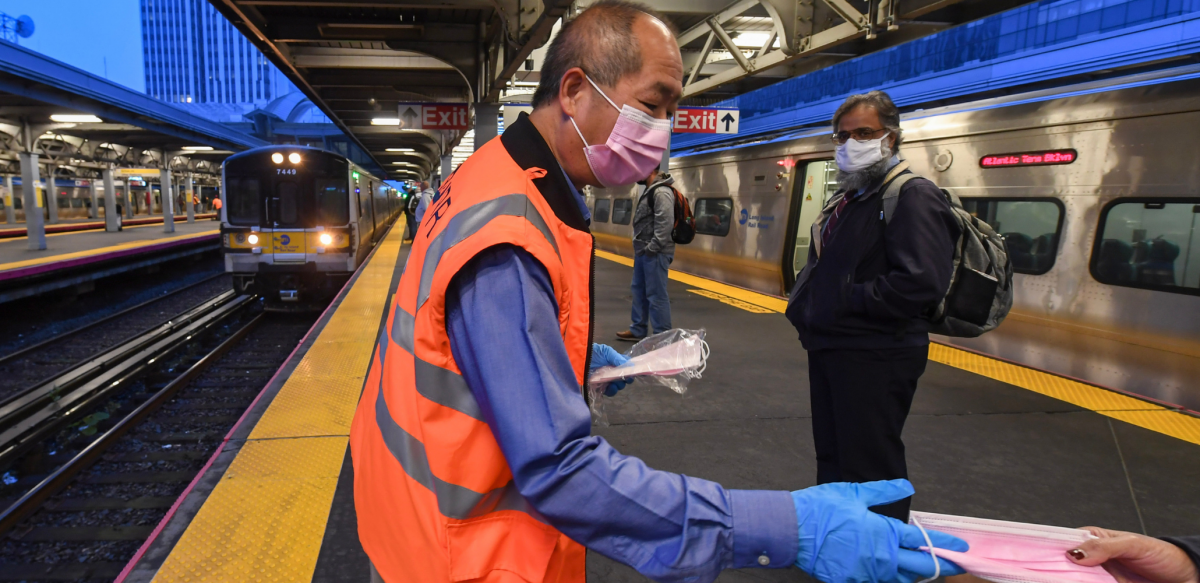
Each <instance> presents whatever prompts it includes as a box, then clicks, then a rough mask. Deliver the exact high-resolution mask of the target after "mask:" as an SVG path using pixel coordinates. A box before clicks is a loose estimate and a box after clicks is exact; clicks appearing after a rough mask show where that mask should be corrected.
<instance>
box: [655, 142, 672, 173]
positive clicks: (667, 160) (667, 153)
mask: <svg viewBox="0 0 1200 583" xmlns="http://www.w3.org/2000/svg"><path fill="white" fill-rule="evenodd" d="M670 168H671V135H670V134H667V149H666V150H663V158H662V164H659V165H658V170H659V172H666V171H667V170H669V169H670Z"/></svg>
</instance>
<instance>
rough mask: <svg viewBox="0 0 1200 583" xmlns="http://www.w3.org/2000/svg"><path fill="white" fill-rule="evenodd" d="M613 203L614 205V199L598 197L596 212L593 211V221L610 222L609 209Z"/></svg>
mask: <svg viewBox="0 0 1200 583" xmlns="http://www.w3.org/2000/svg"><path fill="white" fill-rule="evenodd" d="M611 205H612V199H609V198H597V199H596V212H595V213H592V222H593V223H607V222H608V209H609V208H611Z"/></svg>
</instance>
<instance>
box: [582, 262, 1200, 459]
mask: <svg viewBox="0 0 1200 583" xmlns="http://www.w3.org/2000/svg"><path fill="white" fill-rule="evenodd" d="M596 257H600V258H602V259H607V260H609V261H613V262H615V263H619V264H621V265H625V266H627V267H632V266H633V260H632V259H630V258H628V257H625V256H623V255H617V254H615V253H610V252H608V251H601V250H599V249H597V250H596ZM670 278H671V279H673V280H675V281H678V282H680V283H684V284H687V285H691V286H694V287H697V288H700V289H702V290H707V291H710V292H714V293H718V294H722V295H726V296H729V297H732V298H736V299H739V300H742V301H744V302H747V303H750V304H753V305H756V306H760V307H763V308H768V309H771V310H773V311H775V312H779V313H783V312H784V311H785V310H786V309H787V301H786V300H782V299H779V298H775V297H772V296H769V295H766V294H761V293H758V292H754V291H750V290H747V289H743V288H740V287H735V286H731V285H727V284H723V283H721V282H718V281H713V280H711V279H707V278H704V277H698V276H695V275H691V274H688V273H681V272H678V271H675V270H671V272H670ZM727 303H728V302H727ZM929 360H932V361H934V362H937V363H940V364H945V365H948V366H952V367H954V368H957V369H959V370H965V371H967V372H971V373H974V374H977V375H980V376H984V377H987V378H990V379H995V380H998V381H1000V382H1002V383H1007V384H1010V385H1013V386H1015V387H1020V388H1022V389H1025V390H1028V391H1033V392H1035V393H1038V394H1041V395H1045V396H1047V397H1051V398H1054V399H1058V400H1060V401H1065V402H1067V403H1071V404H1072V405H1077V406H1079V407H1083V408H1084V409H1088V410H1090V411H1093V412H1095V413H1099V414H1101V415H1104V416H1105V417H1110V418H1112V419H1118V420H1120V421H1124V422H1126V423H1129V424H1131V425H1136V426H1138V427H1141V428H1143V429H1149V430H1150V431H1154V432H1157V433H1161V434H1163V435H1169V436H1171V437H1174V438H1176V439H1181V440H1183V441H1187V442H1189V443H1195V444H1197V445H1200V417H1194V416H1192V415H1188V414H1187V413H1181V412H1179V411H1174V410H1171V409H1167V408H1165V407H1162V406H1160V405H1157V404H1154V403H1151V402H1149V401H1143V400H1141V399H1137V398H1134V397H1130V396H1127V395H1124V394H1121V393H1118V392H1115V391H1110V390H1106V389H1102V388H1100V387H1096V386H1093V385H1089V384H1087V383H1082V382H1079V381H1075V380H1071V379H1068V378H1065V377H1060V376H1058V375H1054V374H1051V373H1047V372H1042V371H1039V370H1035V369H1032V368H1028V367H1025V366H1021V365H1017V364H1012V363H1009V362H1005V361H1002V360H998V359H995V358H991V357H987V356H984V355H982V354H977V353H974V352H971V351H968V350H962V349H959V348H955V347H952V346H948V345H945V344H938V343H936V342H932V343H930V345H929Z"/></svg>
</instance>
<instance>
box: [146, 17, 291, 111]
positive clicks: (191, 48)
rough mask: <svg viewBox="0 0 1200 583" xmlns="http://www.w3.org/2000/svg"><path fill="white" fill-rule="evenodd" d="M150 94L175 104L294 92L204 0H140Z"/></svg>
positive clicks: (253, 100)
mask: <svg viewBox="0 0 1200 583" xmlns="http://www.w3.org/2000/svg"><path fill="white" fill-rule="evenodd" d="M141 12H142V47H143V48H142V58H143V62H144V63H145V70H146V93H147V94H148V95H151V96H153V97H156V98H158V99H161V100H163V101H168V102H172V103H196V104H210V103H225V104H261V103H264V102H268V101H271V100H273V99H275V98H276V97H280V96H283V95H286V94H287V93H290V92H293V91H296V87H295V86H294V85H292V83H291V82H290V81H288V79H287V78H286V77H284V75H283V73H281V72H280V71H279V69H277V68H275V66H274V65H273V64H271V62H270V61H268V60H267V58H266V57H265V56H264V55H263V54H262V53H261V52H260V51H259V50H258V48H256V47H255V46H254V45H253V44H251V43H250V41H248V40H246V37H244V36H242V33H241V32H239V31H238V30H237V29H236V28H234V27H233V25H232V24H230V23H229V21H228V20H226V19H225V17H224V16H222V15H221V13H220V12H217V10H216V9H215V8H213V6H212V5H211V4H209V3H208V2H207V1H206V0H141Z"/></svg>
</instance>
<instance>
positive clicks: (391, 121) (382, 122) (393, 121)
mask: <svg viewBox="0 0 1200 583" xmlns="http://www.w3.org/2000/svg"><path fill="white" fill-rule="evenodd" d="M371 125H373V126H398V125H400V118H398V117H377V118H374V119H372V120H371Z"/></svg>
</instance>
